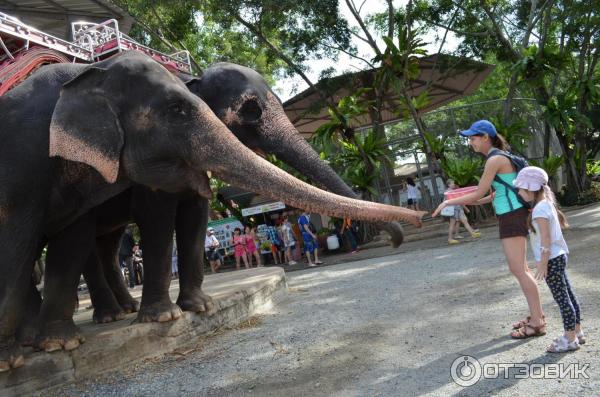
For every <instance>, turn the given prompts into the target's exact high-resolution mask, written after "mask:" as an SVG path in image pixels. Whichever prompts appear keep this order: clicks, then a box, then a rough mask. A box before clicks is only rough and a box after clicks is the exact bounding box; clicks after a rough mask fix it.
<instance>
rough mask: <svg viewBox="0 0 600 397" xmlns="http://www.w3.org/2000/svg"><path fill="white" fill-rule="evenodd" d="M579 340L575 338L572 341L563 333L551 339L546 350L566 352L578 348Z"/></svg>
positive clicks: (549, 351)
mask: <svg viewBox="0 0 600 397" xmlns="http://www.w3.org/2000/svg"><path fill="white" fill-rule="evenodd" d="M579 344H580V343H579V341H578V340H577V339H575V340H574V341H569V340H568V339H567V338H566V337H565V336H564V335H561V336H559V337H558V338H555V339H554V341H552V344H551V345H550V347H548V349H546V351H547V352H548V353H566V352H570V351H574V350H578V349H579Z"/></svg>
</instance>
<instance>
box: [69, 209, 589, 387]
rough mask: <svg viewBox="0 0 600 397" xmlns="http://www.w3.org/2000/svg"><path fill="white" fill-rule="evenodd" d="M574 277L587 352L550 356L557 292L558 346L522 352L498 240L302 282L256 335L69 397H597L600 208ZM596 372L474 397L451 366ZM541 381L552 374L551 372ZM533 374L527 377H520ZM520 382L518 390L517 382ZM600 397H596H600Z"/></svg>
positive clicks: (518, 303)
mask: <svg viewBox="0 0 600 397" xmlns="http://www.w3.org/2000/svg"><path fill="white" fill-rule="evenodd" d="M569 218H570V220H571V223H572V224H573V226H574V227H573V229H572V230H570V231H568V232H567V233H566V237H567V241H568V243H569V245H570V248H571V251H572V255H571V256H570V263H569V266H570V269H569V271H570V277H571V280H572V282H573V285H574V289H575V293H576V294H577V295H578V296H579V297H580V301H581V302H582V310H583V318H584V323H583V325H584V329H585V330H586V333H587V336H588V343H587V344H586V345H584V347H582V349H581V350H579V351H578V352H575V353H572V354H567V355H549V354H546V353H545V348H546V346H547V345H548V344H549V343H550V341H551V339H552V338H553V337H554V336H557V335H559V333H560V332H561V321H560V316H559V312H558V307H557V306H556V305H555V304H554V303H553V301H552V297H551V295H550V292H549V290H548V288H547V287H546V286H545V285H541V286H540V287H541V294H542V300H543V304H544V308H545V311H546V316H547V320H548V323H549V334H548V335H547V336H546V337H542V338H537V339H529V340H527V341H514V340H511V339H510V338H509V337H508V333H509V330H510V323H511V322H512V321H513V320H516V319H517V318H519V317H521V316H522V315H523V314H524V313H525V312H526V303H525V300H524V298H523V297H522V295H521V293H520V292H519V290H518V286H517V284H516V281H515V280H514V279H513V278H512V276H511V275H510V274H509V273H508V270H507V265H506V264H505V262H504V259H503V255H502V252H501V250H500V246H499V242H498V240H497V230H495V229H484V230H483V233H484V236H483V238H482V239H481V240H479V241H473V242H467V243H465V244H463V245H460V246H452V247H448V246H446V245H444V244H443V243H444V238H439V239H435V240H427V241H422V242H415V243H410V244H406V245H404V246H403V247H402V252H401V253H400V254H396V255H390V256H385V257H380V258H377V259H364V260H360V261H356V262H351V263H347V264H340V265H336V266H329V267H324V268H317V269H314V270H313V269H311V270H306V271H297V272H291V273H289V274H288V283H289V288H290V293H289V296H288V297H287V298H286V299H285V301H283V302H280V303H279V304H278V305H277V306H276V307H274V308H273V309H272V311H270V312H268V313H265V314H264V315H262V316H260V317H259V318H256V319H253V321H252V322H250V323H249V324H248V325H247V326H243V327H239V328H238V329H234V330H227V331H224V332H220V333H218V334H216V335H214V336H211V337H208V338H206V339H203V340H201V341H198V344H197V348H196V349H195V350H193V351H180V352H178V353H176V354H172V355H168V356H166V357H163V358H161V359H157V360H152V361H147V362H144V363H141V364H140V365H138V366H136V367H134V368H129V369H127V370H124V371H121V372H119V373H113V374H109V375H106V376H102V377H100V378H99V379H97V380H94V381H92V382H89V383H86V384H78V385H73V386H70V387H68V388H66V389H63V390H60V391H58V392H59V393H60V394H61V395H64V394H67V395H80V394H84V395H89V396H111V395H119V396H121V395H135V396H157V395H160V396H171V395H172V396H175V395H198V396H252V395H254V396H329V395H334V396H399V395H432V396H448V395H472V396H479V395H484V394H493V395H500V396H513V395H531V396H541V395H548V396H555V395H563V394H564V395H590V396H591V395H597V391H598V390H599V389H600V354H599V352H598V346H599V345H598V343H597V342H596V341H597V340H598V338H599V337H600V333H599V330H598V325H599V322H598V320H599V318H600V309H599V307H600V298H599V296H598V289H599V286H598V283H599V281H600V269H599V267H598V247H599V246H600V206H593V207H588V208H584V209H581V210H578V211H575V212H571V213H569ZM463 355H470V356H472V357H474V358H476V359H477V360H479V361H480V363H482V364H488V366H487V368H492V369H493V367H492V366H491V365H490V364H493V363H527V364H531V363H538V364H545V367H544V368H545V369H546V370H550V369H551V365H554V364H560V363H563V364H564V365H567V364H569V363H574V364H579V365H584V364H589V368H588V369H587V370H586V372H585V374H586V375H588V376H589V379H585V378H583V377H580V379H531V378H529V379H517V378H516V377H515V371H514V370H509V371H508V373H505V372H501V377H500V378H499V379H481V380H480V381H479V382H478V383H476V384H475V385H473V386H470V387H467V388H464V387H461V386H459V385H457V384H455V383H454V382H453V381H452V379H451V377H450V367H451V365H452V362H453V361H454V360H455V359H457V358H461V357H462V356H463ZM538 368H541V367H539V366H538ZM519 371H520V372H519V373H523V370H519ZM505 374H507V378H508V379H504V375H505ZM594 390H596V392H594Z"/></svg>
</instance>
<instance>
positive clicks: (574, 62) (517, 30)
mask: <svg viewBox="0 0 600 397" xmlns="http://www.w3.org/2000/svg"><path fill="white" fill-rule="evenodd" d="M421 4H422V6H421V7H420V9H422V10H427V11H426V12H424V13H423V20H424V21H425V22H426V23H428V24H430V25H433V26H441V27H444V28H447V29H449V30H451V31H453V32H454V33H455V34H457V35H458V36H459V37H461V38H462V39H463V41H462V44H461V46H460V48H459V52H460V53H462V54H466V55H476V56H480V57H486V56H490V55H493V56H494V57H495V58H496V59H497V60H498V62H500V63H503V64H504V65H506V66H508V67H509V68H510V70H511V77H510V80H509V81H508V85H507V86H508V92H507V95H506V99H507V100H506V103H505V109H504V119H505V121H508V120H509V119H510V116H511V109H512V106H511V103H512V99H513V98H514V97H515V96H516V94H517V93H519V92H521V93H525V94H529V95H532V96H533V97H534V98H535V99H536V101H537V102H538V104H539V105H540V106H541V107H542V109H544V111H545V117H544V118H545V121H546V124H547V126H546V127H547V128H546V129H547V131H550V130H554V131H555V133H556V136H557V138H558V140H559V142H560V145H561V148H562V151H563V153H564V156H565V167H566V169H567V177H568V187H569V189H570V190H572V191H574V192H576V195H579V196H581V195H583V191H584V190H585V189H586V187H587V186H588V185H589V177H588V176H587V175H586V171H585V164H586V163H587V159H588V158H593V157H594V156H595V155H596V154H597V153H598V150H600V144H599V143H598V141H599V140H600V137H599V134H598V130H599V128H598V127H599V126H598V125H594V123H593V122H591V120H590V114H591V112H592V111H593V108H594V104H596V103H598V94H599V93H600V90H599V88H600V85H599V81H600V80H599V71H598V60H599V59H600V45H599V44H600V29H598V26H600V14H599V13H598V11H597V10H598V9H599V7H600V1H599V0H576V1H566V2H558V1H554V0H549V1H538V0H531V1H523V0H493V1H492V0H477V1H475V0H468V1H464V2H460V3H459V2H455V1H454V0H450V1H442V2H429V1H422V2H421ZM549 139H550V134H549V133H547V134H546V143H545V153H546V154H549V152H548V147H549V144H548V141H549ZM577 153H579V156H578V158H577V159H576V154H577Z"/></svg>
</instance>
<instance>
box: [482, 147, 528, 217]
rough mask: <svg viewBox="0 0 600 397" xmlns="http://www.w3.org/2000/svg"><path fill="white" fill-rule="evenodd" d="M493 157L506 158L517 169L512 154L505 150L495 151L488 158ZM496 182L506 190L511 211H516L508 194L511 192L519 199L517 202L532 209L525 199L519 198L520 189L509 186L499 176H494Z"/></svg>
mask: <svg viewBox="0 0 600 397" xmlns="http://www.w3.org/2000/svg"><path fill="white" fill-rule="evenodd" d="M493 156H504V157H506V158H507V159H508V160H509V161H510V164H511V165H512V166H513V168H515V165H514V164H513V162H512V159H511V157H510V154H508V153H507V152H505V151H504V150H500V149H493V150H492V151H491V152H490V153H489V154H488V156H487V158H488V159H489V158H490V157H493ZM494 181H496V182H498V183H499V184H501V185H503V186H504V188H505V189H506V198H507V199H508V206H509V208H510V210H511V211H513V210H514V208H513V205H512V200H511V199H510V197H509V196H508V192H509V191H511V192H513V193H514V195H515V196H516V197H517V201H518V202H519V203H520V204H521V205H522V206H523V207H525V208H527V209H529V208H531V205H530V204H529V203H528V202H527V201H525V200H523V198H522V197H521V196H519V189H517V188H516V187H514V186H513V185H512V184H509V183H507V182H505V181H504V180H502V178H500V177H499V176H498V175H497V174H496V175H495V176H494Z"/></svg>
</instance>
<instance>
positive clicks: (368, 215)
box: [198, 131, 423, 226]
mask: <svg viewBox="0 0 600 397" xmlns="http://www.w3.org/2000/svg"><path fill="white" fill-rule="evenodd" d="M212 143H214V146H211V148H212V152H211V153H210V154H209V165H208V168H209V169H210V171H211V173H212V174H213V175H215V176H217V177H218V178H220V179H222V180H224V181H225V182H227V183H230V184H232V185H234V186H239V187H241V188H244V189H247V190H250V191H253V192H255V193H259V194H262V195H264V196H267V197H270V198H272V199H275V200H281V201H283V202H285V203H286V204H289V205H292V206H294V207H298V208H302V209H305V210H307V211H311V212H318V213H322V214H326V215H329V216H335V217H340V218H352V219H360V220H365V221H391V220H403V221H406V222H410V223H412V224H414V225H416V226H419V225H420V223H421V217H422V215H423V213H420V212H416V211H412V210H409V209H406V208H402V207H394V206H390V205H385V204H378V203H373V202H370V201H362V200H356V199H352V198H348V197H342V196H338V195H336V194H333V193H330V192H326V191H324V190H321V189H318V188H316V187H314V186H311V185H309V184H307V183H304V182H302V181H300V180H298V179H296V178H294V177H293V176H291V175H290V174H288V173H286V172H285V171H283V170H281V169H279V168H278V167H276V166H274V165H273V164H271V163H269V162H268V161H266V160H264V159H263V158H261V157H260V156H257V155H256V154H255V153H254V152H252V151H251V150H250V149H248V148H247V147H246V146H244V145H243V144H242V143H241V142H240V141H238V140H237V139H235V138H234V137H233V136H231V133H230V132H229V131H227V132H226V133H225V132H218V133H216V134H215V140H214V142H212ZM198 144H200V143H198ZM205 167H206V165H205Z"/></svg>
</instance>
